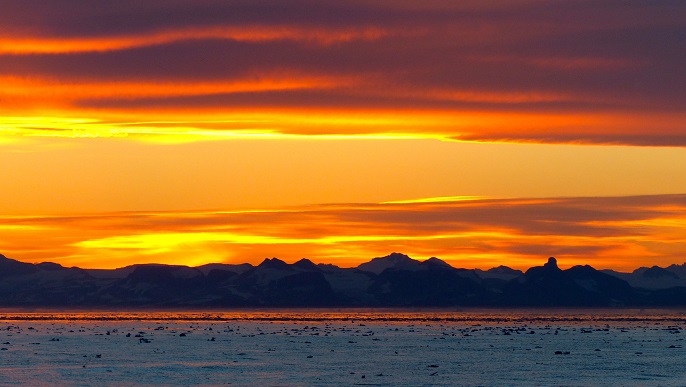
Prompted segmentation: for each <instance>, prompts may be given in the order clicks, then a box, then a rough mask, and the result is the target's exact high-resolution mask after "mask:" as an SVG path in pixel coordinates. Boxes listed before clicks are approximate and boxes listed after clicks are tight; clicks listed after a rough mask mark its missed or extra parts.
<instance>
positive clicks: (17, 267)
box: [0, 255, 38, 276]
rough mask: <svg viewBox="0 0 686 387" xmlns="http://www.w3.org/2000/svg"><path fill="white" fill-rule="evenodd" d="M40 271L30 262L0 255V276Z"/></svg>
mask: <svg viewBox="0 0 686 387" xmlns="http://www.w3.org/2000/svg"><path fill="white" fill-rule="evenodd" d="M37 271H38V268H37V267H36V266H35V265H33V264H30V263H24V262H19V261H16V260H14V259H11V258H7V257H5V256H4V255H0V276H11V275H20V274H30V273H35V272H37Z"/></svg>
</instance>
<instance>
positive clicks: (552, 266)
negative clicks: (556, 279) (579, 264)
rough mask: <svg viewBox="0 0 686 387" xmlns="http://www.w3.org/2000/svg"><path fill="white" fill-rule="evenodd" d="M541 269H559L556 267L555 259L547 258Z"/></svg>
mask: <svg viewBox="0 0 686 387" xmlns="http://www.w3.org/2000/svg"><path fill="white" fill-rule="evenodd" d="M543 267H547V268H550V269H559V268H558V267H557V259H556V258H555V257H550V258H548V262H546V264H545V265H543Z"/></svg>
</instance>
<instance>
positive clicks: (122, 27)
mask: <svg viewBox="0 0 686 387" xmlns="http://www.w3.org/2000/svg"><path fill="white" fill-rule="evenodd" d="M277 5H278V6H277ZM685 21H686V7H685V6H683V5H682V4H681V3H678V2H677V3H666V2H662V3H654V4H653V3H647V4H639V3H615V2H610V1H607V2H606V1H599V2H594V3H577V2H574V3H571V2H570V3H560V2H547V1H526V0H521V1H507V2H505V1H503V2H501V1H494V2H477V1H474V2H472V1H466V2H444V1H433V0H430V1H424V2H421V3H417V2H404V1H381V2H375V3H373V4H371V3H367V2H345V3H321V2H310V1H305V0H303V1H301V0H297V1H293V2H289V3H288V4H287V5H284V4H283V3H278V4H277V3H271V2H259V3H255V2H224V1H214V0H203V1H200V2H198V1H183V0H182V1H173V2H169V1H162V0H149V1H145V2H140V1H128V0H123V1H118V2H107V1H93V2H86V3H74V4H72V5H69V6H65V5H64V4H61V3H60V4H58V3H51V2H45V1H40V0H27V1H22V2H17V3H16V4H10V5H6V6H4V7H3V12H2V14H1V15H0V179H2V180H1V181H3V182H5V184H4V187H5V188H4V189H3V190H2V193H1V194H0V217H2V219H3V220H2V223H0V253H3V254H5V255H8V256H11V257H13V258H17V259H22V260H26V261H32V262H37V261H42V260H51V261H55V262H60V263H64V264H68V265H72V264H78V265H81V266H85V267H117V266H122V265H126V264H130V263H134V262H151V261H156V262H167V263H186V264H198V263H207V262H215V261H230V262H235V261H237V260H243V261H248V262H258V261H260V260H261V259H263V258H264V257H266V256H278V257H282V258H284V259H287V260H295V259H296V258H300V257H309V258H312V259H313V260H315V261H318V262H331V263H338V264H341V265H354V264H356V263H359V262H361V261H365V260H368V259H370V258H372V257H374V256H380V255H386V254H387V253H389V252H391V251H401V252H404V253H407V254H409V255H411V256H415V257H417V258H428V257H429V256H432V255H435V256H438V257H440V258H444V259H446V260H448V261H450V262H452V263H454V264H456V265H457V266H469V267H490V266H492V265H499V264H505V265H510V266H515V267H519V268H523V267H525V266H528V265H530V264H534V263H538V262H539V261H540V260H541V259H543V258H545V257H547V256H548V255H557V256H559V257H560V258H563V259H564V258H567V259H568V260H567V261H566V262H565V261H562V262H561V264H563V265H564V264H569V265H571V264H576V263H592V264H595V263H597V264H598V265H601V266H606V267H614V268H622V269H629V268H635V267H638V266H640V265H652V264H669V263H682V262H683V261H684V248H683V247H684V245H683V243H682V239H681V238H682V237H683V234H684V231H683V229H684V228H686V226H681V224H682V223H683V222H680V218H679V216H677V215H676V213H671V212H670V213H669V214H663V213H661V212H657V213H656V212H654V209H655V208H656V207H659V204H660V202H661V201H664V202H665V203H671V202H673V201H675V200H676V203H673V204H674V206H676V207H673V208H681V207H679V206H683V201H682V199H678V200H677V199H674V198H680V197H679V196H670V195H673V194H682V193H684V192H686V113H685V112H684V110H683V106H685V105H686V94H685V92H684V88H683V87H682V86H681V85H683V84H684V83H685V82H686V79H685V78H686V74H685V73H684V71H683V68H685V67H686V58H685V57H684V55H683V40H684V36H686V22H685ZM635 195H652V196H650V197H651V199H650V205H646V204H645V203H644V202H643V201H642V199H637V198H636V196H635ZM461 196H479V197H488V198H494V199H493V200H478V201H470V202H469V206H476V205H478V207H479V208H483V209H484V211H486V212H489V213H493V214H498V213H500V214H502V216H503V217H508V218H507V219H504V220H503V221H502V222H495V223H487V224H482V223H480V222H478V219H475V218H474V217H470V218H468V219H462V217H463V216H464V214H463V213H462V212H461V210H460V211H457V210H456V208H459V209H462V207H461V206H463V205H465V204H464V203H463V202H456V203H455V206H454V207H453V206H452V205H451V206H447V207H449V208H448V209H447V210H446V209H443V210H445V211H447V212H446V213H445V214H450V216H452V217H453V218H452V219H451V221H450V222H449V224H442V223H441V224H436V225H435V228H436V230H435V233H428V232H424V231H425V230H424V228H423V227H425V226H426V225H425V224H424V223H422V222H426V221H427V220H426V218H422V217H421V216H419V215H421V214H424V215H428V214H430V213H432V210H433V209H434V206H433V205H428V204H426V205H419V204H416V203H414V204H409V203H405V204H396V205H388V204H379V203H384V202H389V201H402V200H409V199H422V198H435V197H461ZM560 197H575V198H578V199H573V200H571V199H569V200H571V201H573V202H574V206H573V208H574V211H576V212H579V213H583V214H586V213H590V214H591V215H589V216H588V217H585V218H584V222H585V223H584V224H585V225H587V226H588V225H589V224H592V225H601V224H605V223H604V222H610V223H607V224H606V225H607V227H610V228H612V229H613V234H612V236H606V235H604V234H603V235H601V234H602V233H600V234H599V233H598V230H599V229H603V228H602V227H600V226H593V227H591V228H589V229H588V230H586V231H585V232H584V233H582V234H583V235H577V234H573V233H571V231H569V232H570V233H571V234H568V233H566V231H565V230H566V229H565V228H559V227H553V226H552V225H551V227H552V228H551V229H550V230H541V229H537V230H536V231H535V232H533V231H531V229H529V228H525V229H523V230H513V229H512V228H510V226H508V225H509V224H510V220H512V219H510V218H509V217H512V218H513V219H516V220H520V221H521V222H522V223H523V224H529V222H530V221H531V220H532V219H534V218H536V217H537V216H539V212H538V211H539V210H540V208H539V207H536V206H533V205H530V204H531V200H532V199H525V200H524V202H522V203H527V204H522V203H520V202H518V201H517V200H516V199H514V198H551V199H544V200H547V201H549V202H548V203H552V204H551V208H550V211H553V212H555V211H562V209H565V211H571V210H570V209H569V208H567V207H565V206H567V204H568V201H569V200H568V199H564V200H562V199H555V198H560ZM603 198H605V199H603ZM622 198H626V200H629V201H632V200H634V201H638V202H640V203H641V204H640V205H638V206H637V208H636V210H635V211H637V212H639V213H640V214H642V215H640V216H638V215H636V216H634V215H633V214H632V215H631V216H628V217H625V216H619V215H618V216H617V217H616V218H613V219H611V220H607V219H605V218H604V217H603V215H604V213H603V212H602V211H601V212H594V211H595V208H596V207H595V206H596V205H597V204H596V203H607V205H609V206H614V205H615V204H616V203H619V202H622V200H624V199H622ZM655 198H659V199H655ZM542 200H543V199H542ZM560 200H561V201H560ZM604 200H607V201H606V202H605V201H604ZM321 203H332V204H326V205H324V204H321ZM335 203H357V204H354V205H347V204H346V205H344V206H342V207H339V206H338V205H335ZM504 203H507V205H505V204H504ZM313 206H314V207H313ZM312 208H315V209H316V211H314V210H313V211H314V213H315V214H316V216H313V217H310V215H311V213H310V212H308V211H310V210H306V209H312ZM368 208H374V209H375V210H374V211H371V212H368V211H367V210H362V209H368ZM470 208H471V207H470ZM513 208H517V209H518V210H517V211H513V212H512V213H508V211H510V210H512V209H513ZM670 208H672V207H670ZM208 209H211V211H208ZM255 209H260V210H267V212H258V213H257V214H267V215H264V216H261V217H260V221H259V222H258V221H255V223H254V224H252V223H251V226H252V227H253V229H251V230H245V229H241V230H240V232H239V233H238V234H235V232H236V230H235V228H236V227H238V226H237V225H236V224H234V222H235V221H237V220H236V218H237V216H229V217H219V218H218V217H217V216H216V214H217V213H222V212H226V211H228V212H232V211H236V210H241V211H244V210H251V211H253V210H255ZM351 209H355V210H354V211H353V212H354V213H355V214H356V215H355V216H356V220H355V223H354V224H347V223H345V222H343V221H342V219H343V218H346V216H347V215H346V214H347V212H346V211H352V210H351ZM281 210H287V212H280V211H281ZM377 210H378V211H380V213H382V214H386V215H388V214H399V213H400V214H404V215H403V216H405V219H406V221H405V222H394V223H384V222H379V221H378V219H377V218H375V216H376V215H377ZM614 210H615V209H614V208H613V207H611V208H609V209H608V210H607V211H609V212H612V211H614ZM196 211H199V212H198V215H197V216H196V215H189V214H194V213H195V212H196ZM670 211H671V210H670ZM143 213H152V214H158V215H155V216H152V215H151V216H152V218H151V219H155V220H159V219H168V220H170V222H171V223H173V224H174V227H171V228H170V229H166V228H165V227H162V226H160V224H159V223H157V222H156V221H150V222H148V220H149V219H148V218H146V217H145V216H142V215H141V214H143ZM294 213H295V214H298V216H295V215H294V216H292V217H284V216H282V215H283V214H294ZM159 214H164V215H163V216H162V215H159ZM250 214H255V213H252V212H251V213H250ZM322 214H326V216H323V215H322ZM413 214H419V215H417V216H414V215H413ZM555 214H557V215H559V214H558V213H557V212H555ZM622 214H624V213H622ZM320 215H322V216H320ZM64 216H68V217H69V218H68V219H69V220H68V222H66V223H65V221H63V218H62V217H64ZM446 216H448V215H446ZM493 216H495V215H493ZM551 216H552V215H551ZM196 218H197V219H203V221H204V220H209V219H211V220H213V222H214V221H216V224H215V223H213V224H214V225H213V226H212V228H210V229H209V230H205V229H197V228H195V227H193V226H192V224H193V222H194V221H195V220H197V219H196ZM637 218H640V220H637ZM34 220H35V221H36V222H37V223H34ZM549 221H550V222H558V221H559V220H558V219H557V218H555V217H553V218H551V219H550V220H549ZM188 222H190V223H188ZM460 222H462V223H463V224H461V226H459V227H458V226H456V225H457V224H458V223H460ZM541 222H543V221H542V220H541ZM636 222H639V223H636ZM270 224H271V226H270ZM544 224H549V223H544ZM182 225H185V226H182ZM288 229H292V230H297V232H295V231H294V234H293V235H281V234H280V233H278V232H276V231H283V230H288ZM415 229H416V230H417V231H416V232H413V230H415ZM639 231H640V234H641V237H640V238H636V235H637V233H639ZM275 232H276V233H275ZM615 233H618V234H615ZM620 234H621V235H620ZM170 241H172V242H173V241H182V242H183V243H181V244H177V243H175V242H174V243H171V244H170ZM542 257H543V258H542Z"/></svg>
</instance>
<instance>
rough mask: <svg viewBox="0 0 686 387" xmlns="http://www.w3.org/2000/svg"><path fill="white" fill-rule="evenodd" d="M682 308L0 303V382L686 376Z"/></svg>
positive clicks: (610, 380) (501, 381)
mask: <svg viewBox="0 0 686 387" xmlns="http://www.w3.org/2000/svg"><path fill="white" fill-rule="evenodd" d="M685 327H686V314H684V313H682V312H679V311H653V312H650V311H649V312H645V311H626V310H623V311H566V312H551V311H545V312H541V311H526V312H513V311H474V312H445V311H432V312H407V311H340V312H331V311H296V312H292V311H291V312H288V311H286V312H233V313H222V312H217V313H207V312H202V313H163V312H155V313H142V312H135V313H130V312H109V313H105V312H101V313H21V312H11V313H10V312H7V313H2V312H0V385H117V386H121V385H150V384H158V385H239V386H254V385H259V386H302V385H313V386H318V385H321V386H326V385H346V386H348V385H377V386H399V385H411V386H421V385H450V386H455V385H458V386H459V385H464V386H479V385H486V386H506V385H527V386H531V385H542V386H553V385H559V386H590V385H593V386H603V385H608V386H658V385H662V386H686V352H685V351H686V348H684V347H685V345H684V344H685V343H684V341H683V340H684V336H685V335H686V332H685V331H684V328H685Z"/></svg>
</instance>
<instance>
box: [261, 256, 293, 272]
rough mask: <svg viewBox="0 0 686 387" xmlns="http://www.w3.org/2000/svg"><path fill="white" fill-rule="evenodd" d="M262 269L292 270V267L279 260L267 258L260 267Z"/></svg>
mask: <svg viewBox="0 0 686 387" xmlns="http://www.w3.org/2000/svg"><path fill="white" fill-rule="evenodd" d="M257 267H258V268H260V269H276V270H290V268H291V267H290V266H289V265H288V264H287V263H286V262H284V261H282V260H280V259H279V258H271V259H270V258H265V259H264V261H262V263H260V264H259V265H258V266H257Z"/></svg>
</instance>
